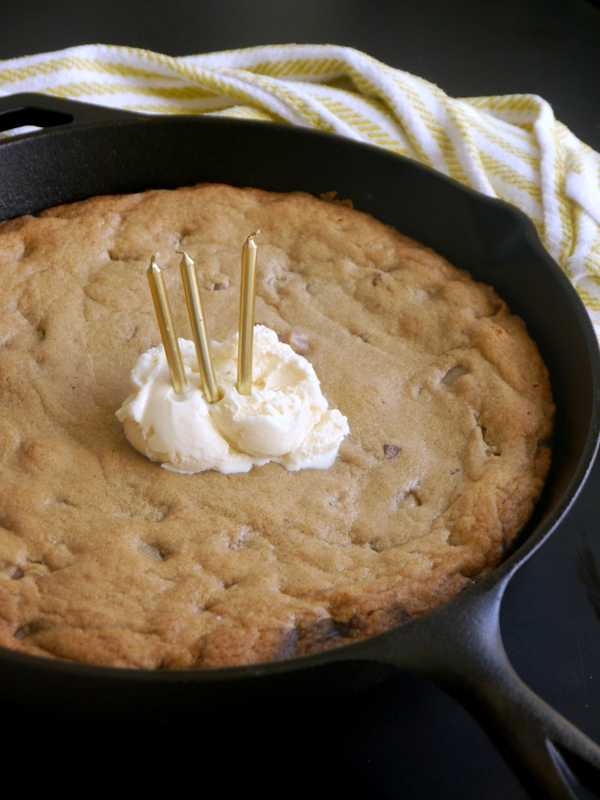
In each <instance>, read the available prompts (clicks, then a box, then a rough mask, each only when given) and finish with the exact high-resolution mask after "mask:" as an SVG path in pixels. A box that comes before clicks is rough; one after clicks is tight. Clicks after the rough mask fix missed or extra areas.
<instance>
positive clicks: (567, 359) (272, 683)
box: [0, 95, 600, 798]
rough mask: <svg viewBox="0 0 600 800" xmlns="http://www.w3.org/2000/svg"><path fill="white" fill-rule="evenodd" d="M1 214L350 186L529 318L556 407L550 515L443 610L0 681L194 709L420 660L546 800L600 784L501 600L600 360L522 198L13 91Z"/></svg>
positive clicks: (422, 670) (114, 703)
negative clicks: (233, 662)
mask: <svg viewBox="0 0 600 800" xmlns="http://www.w3.org/2000/svg"><path fill="white" fill-rule="evenodd" d="M21 125H37V126H40V127H41V128H42V129H45V128H48V129H47V130H41V131H39V132H36V133H32V134H28V135H22V136H18V137H16V138H12V139H10V140H7V141H6V142H5V143H4V144H2V145H1V146H0V176H1V177H0V182H1V183H0V185H1V191H0V219H7V218H10V217H14V216H18V215H20V214H24V213H34V212H36V211H39V210H41V209H42V208H45V207H48V206H52V205H56V204H58V203H64V202H70V201H73V200H78V199H82V198H85V197H88V196H90V195H95V194H102V193H109V192H110V193H112V192H132V191H138V190H143V189H148V188H155V187H171V188H174V187H177V186H181V185H189V184H193V183H195V182H200V181H220V182H224V183H230V184H234V185H238V186H257V187H260V188H263V189H269V190H274V191H292V190H297V189H302V190H305V191H308V192H311V193H312V194H316V195H319V194H320V193H322V192H327V191H332V190H336V191H337V192H338V196H339V197H340V198H351V199H352V201H353V203H354V205H355V207H356V208H359V209H361V210H363V211H367V212H370V213H372V214H373V215H375V216H376V217H378V218H379V219H381V220H383V221H384V222H388V223H390V224H392V225H395V226H396V227H397V228H399V229H400V230H401V231H402V232H403V233H406V234H408V235H409V236H412V237H414V238H415V239H418V240H420V241H422V242H424V243H425V244H427V245H430V246H431V247H433V248H435V249H436V250H437V251H438V252H440V253H442V254H443V255H444V256H446V257H447V258H448V259H449V260H450V261H452V262H453V263H454V264H456V265H457V266H459V267H463V268H466V269H468V270H470V272H471V273H472V274H473V275H474V276H475V278H477V279H479V280H483V281H485V282H487V283H491V284H493V285H494V286H495V288H496V289H497V291H498V293H499V294H500V295H501V296H502V297H503V298H504V299H505V300H506V301H507V302H508V303H509V305H510V307H511V309H512V310H513V311H514V312H515V313H517V314H519V315H520V316H522V317H523V318H524V319H525V321H526V322H527V325H528V328H529V331H530V333H531V335H532V336H533V338H534V339H535V340H536V341H537V343H538V345H539V348H540V350H541V352H542V355H543V357H544V359H545V361H546V364H547V365H548V368H549V370H550V375H551V378H552V385H553V391H554V397H555V401H556V404H557V420H556V433H555V439H554V462H553V466H552V469H551V472H550V476H549V479H548V483H547V487H546V489H545V491H544V494H543V496H542V498H541V500H540V502H539V504H538V507H537V510H536V512H535V516H534V519H532V520H531V522H530V523H529V525H528V526H527V528H526V530H525V531H524V532H523V534H522V535H521V537H520V539H519V542H518V543H517V545H516V546H515V547H514V548H513V550H512V552H511V553H510V554H508V555H507V558H506V559H505V560H504V562H503V564H502V565H501V566H500V567H498V569H496V570H495V571H494V572H493V573H492V574H491V575H490V576H489V577H488V578H486V579H485V580H482V581H481V582H480V583H478V584H476V585H474V586H473V587H472V588H470V589H469V590H468V591H466V592H464V593H463V594H461V595H459V596H458V597H456V598H455V599H454V600H452V601H451V602H449V603H447V604H446V605H445V606H443V607H442V608H440V609H437V610H435V611H433V612H430V613H428V614H426V615H425V616H423V617H421V618H419V619H416V620H413V621H411V622H409V623H407V624H405V625H403V626H400V627H397V628H395V629H393V630H391V631H388V632H387V633H383V634H380V635H378V636H374V637H372V638H370V639H367V640H364V641H361V642H356V643H354V644H348V645H346V646H344V647H341V648H337V649H334V650H332V651H330V652H327V653H323V654H319V655H314V656H304V657H302V658H295V659H290V660H288V661H283V662H277V663H269V664H261V665H252V666H247V667H236V668H227V669H216V670H182V671H176V670H173V671H167V670H160V671H152V672H150V671H143V670H121V669H113V668H105V667H94V666H88V665H81V664H70V663H64V662H58V661H53V660H50V659H43V658H36V657H30V656H25V655H22V654H18V653H14V652H12V651H6V650H2V651H1V652H0V687H1V690H2V695H3V697H4V698H5V699H7V700H13V701H14V699H15V697H16V696H18V697H19V698H20V699H21V700H22V702H24V703H27V704H30V705H35V706H36V707H38V708H44V709H54V708H62V707H63V706H64V705H65V703H67V704H68V705H69V706H70V707H73V705H75V706H77V707H78V708H79V709H80V710H81V711H82V713H85V714H88V715H97V716H100V715H102V714H106V715H108V716H110V717H111V718H114V716H115V715H118V714H131V713H136V714H137V715H139V714H146V715H150V716H151V715H152V714H153V713H156V712H160V713H164V712H165V711H168V712H169V713H171V714H173V713H177V712H181V713H184V712H185V711H186V710H188V709H190V707H194V706H198V705H209V704H211V705H212V704H223V703H230V702H233V703H243V702H246V701H247V700H248V698H249V697H252V698H253V700H261V699H264V698H269V699H272V698H276V697H281V696H286V697H287V696H289V695H291V694H293V695H294V696H295V697H298V696H302V693H307V694H310V695H311V696H315V694H317V695H318V694H320V693H323V695H329V696H330V695H331V693H332V692H336V693H339V692H344V693H347V692H350V691H353V690H355V689H357V688H360V687H362V686H365V685H368V684H370V683H372V682H374V681H377V680H381V679H382V678H383V677H387V676H388V675H389V674H390V673H391V672H392V671H395V670H396V669H397V668H404V669H408V670H411V671H413V672H415V673H418V674H420V675H422V676H425V677H426V678H428V679H430V680H431V681H433V682H434V683H436V684H437V685H438V686H440V687H442V688H444V689H445V690H447V691H448V692H449V693H450V694H451V695H452V696H454V697H455V698H456V699H458V700H459V701H460V702H461V703H462V704H463V705H464V706H465V707H467V708H468V709H469V710H470V711H471V712H472V713H473V715H474V716H475V717H476V718H477V719H478V720H479V722H480V723H481V724H482V726H483V727H484V729H485V730H486V732H487V733H488V735H489V736H490V737H491V739H492V740H493V741H494V743H495V744H496V745H497V747H498V748H499V750H500V751H501V753H502V754H503V755H504V757H505V758H506V759H507V761H508V762H509V763H510V765H511V766H512V768H513V769H514V771H515V772H516V774H517V775H518V777H519V778H520V779H521V780H522V782H523V784H524V785H525V786H526V788H527V789H528V791H529V792H530V793H531V794H532V795H533V796H535V797H543V798H547V797H555V798H572V797H577V796H578V795H577V792H578V791H579V790H581V788H582V787H583V791H585V790H591V791H594V792H596V793H597V794H598V795H599V796H600V748H598V747H597V746H596V745H595V744H594V743H593V742H592V741H591V740H590V739H588V738H587V737H586V736H584V735H583V734H582V733H581V732H580V731H578V730H577V729H576V728H575V727H574V726H572V725H571V724H570V723H569V722H567V721H566V720H565V719H564V718H563V717H561V716H560V715H559V714H557V713H556V712H555V711H553V710H552V709H551V708H550V707H549V706H548V705H547V704H546V703H545V702H544V701H542V700H541V699H540V698H539V697H537V696H536V695H535V694H534V693H533V692H532V691H530V690H529V689H528V688H527V687H526V686H525V685H524V684H523V683H522V682H521V680H520V679H519V678H518V676H517V675H516V673H515V672H514V671H513V669H512V667H511V665H510V663H509V662H508V659H507V657H506V654H505V651H504V648H503V645H502V640H501V635H500V626H499V610H500V603H501V600H502V596H503V593H504V590H505V588H506V585H507V583H508V581H509V580H510V578H511V577H512V575H514V573H515V572H516V570H517V569H518V568H519V567H520V566H521V565H522V564H523V563H524V562H525V561H526V560H527V559H528V558H529V557H530V556H532V555H533V553H534V552H535V551H536V550H537V548H538V547H540V546H541V545H542V543H543V542H544V541H545V540H546V539H547V538H548V537H549V536H550V535H551V533H552V532H553V530H554V529H555V528H556V526H557V525H558V523H559V522H560V520H561V519H562V518H563V517H564V516H565V515H566V514H567V512H568V511H569V508H570V506H571V505H572V503H573V502H574V500H575V498H576V496H577V494H578V492H579V490H580V488H581V486H582V485H583V483H584V481H585V479H586V477H587V475H588V472H589V469H590V466H591V463H592V461H593V458H594V455H595V452H596V448H597V443H598V428H599V416H600V415H599V408H598V388H599V387H598V383H599V377H600V358H599V354H598V348H597V344H596V337H595V335H594V332H593V329H592V326H591V324H590V322H589V318H588V315H587V313H586V311H585V309H584V307H583V306H582V304H581V303H580V301H579V299H578V297H577V295H576V293H575V291H574V290H573V288H572V286H571V285H570V283H569V281H568V280H567V279H566V277H565V276H564V274H563V273H562V271H561V270H560V268H559V267H558V266H557V265H556V264H555V263H554V261H553V260H552V259H551V258H550V256H549V255H548V254H547V253H546V251H545V250H544V249H543V248H542V246H541V244H540V242H539V239H538V237H537V234H536V232H535V229H534V226H533V224H532V223H531V222H530V221H529V220H528V219H527V218H525V217H524V216H523V215H522V214H521V213H520V212H518V211H517V210H515V209H514V208H512V207H510V206H508V205H506V204H504V203H500V202H497V201H493V200H490V199H488V198H485V197H483V196H481V195H478V194H476V193H475V192H472V191H470V190H468V189H466V188H464V187H463V186H461V185H459V184H457V183H455V182H454V181H452V180H449V179H447V178H445V177H443V176H441V175H440V174H438V173H435V172H433V171H432V170H429V169H427V168H424V167H422V166H420V165H418V164H416V163H414V162H412V161H410V160H408V159H404V158H401V157H399V156H395V155H393V154H391V153H389V152H386V151H384V150H382V149H378V148H374V147H370V146H366V145H362V144H357V143H356V142H352V141H350V140H347V139H342V138H339V137H336V136H331V135H328V134H322V133H318V132H314V131H308V130H303V129H299V128H293V127H288V126H280V125H274V124H265V123H256V122H246V121H239V120H225V119H218V118H205V117H202V118H199V117H188V116H181V117H140V116H138V115H135V114H131V113H128V112H122V111H114V110H111V109H106V108H98V107H94V106H89V105H83V104H78V103H74V102H69V101H63V100H57V99H52V98H49V97H44V96H41V95H15V96H12V97H5V98H3V99H1V100H0V130H8V129H11V128H15V127H18V126H21Z"/></svg>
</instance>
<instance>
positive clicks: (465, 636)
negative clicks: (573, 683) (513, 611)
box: [380, 585, 600, 800]
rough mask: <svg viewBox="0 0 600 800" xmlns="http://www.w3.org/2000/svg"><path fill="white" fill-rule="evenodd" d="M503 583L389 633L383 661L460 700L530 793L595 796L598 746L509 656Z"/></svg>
mask: <svg viewBox="0 0 600 800" xmlns="http://www.w3.org/2000/svg"><path fill="white" fill-rule="evenodd" d="M503 590H504V586H503V585H497V586H496V587H494V588H492V590H491V591H488V592H487V593H482V594H479V595H475V596H470V597H469V594H470V593H469V592H466V593H465V594H464V595H461V596H459V597H457V598H455V601H453V602H452V603H450V604H449V605H448V606H443V607H441V608H440V609H438V610H437V611H435V612H433V613H432V614H430V615H428V616H427V617H424V618H422V619H421V620H419V621H418V622H419V624H418V625H415V626H414V628H413V630H414V634H413V632H412V631H408V630H406V634H408V635H407V636H406V637H405V636H397V635H396V636H395V637H394V636H389V638H388V639H387V641H386V645H387V647H386V648H385V649H386V650H387V652H386V654H385V661H386V662H388V663H395V664H397V666H399V667H402V668H404V669H409V670H411V671H412V672H415V673H417V674H420V675H422V676H423V677H425V678H427V679H429V680H430V681H432V683H435V684H436V685H437V686H439V687H440V688H441V689H444V690H445V691H446V692H447V693H448V694H450V695H451V696H452V697H454V698H455V699H456V700H457V701H458V702H459V703H460V704H461V705H462V706H464V707H465V708H466V709H467V710H468V711H469V712H470V713H471V714H472V715H473V716H474V717H475V719H476V720H477V721H478V722H479V724H480V725H481V726H482V728H483V729H484V731H485V732H486V733H487V735H488V736H489V738H490V739H491V740H492V742H493V743H494V745H495V746H496V748H497V749H498V750H499V752H500V753H501V754H502V756H503V757H504V759H505V760H506V761H507V763H508V765H509V766H510V767H511V768H512V770H513V772H514V773H515V775H516V776H517V777H518V778H519V780H520V781H521V782H522V784H523V786H524V787H525V788H526V790H527V791H528V792H529V794H530V795H531V797H532V798H536V800H537V799H538V798H539V800H548V799H549V798H552V800H590V798H592V797H598V798H600V747H599V746H598V745H597V744H595V743H594V742H593V741H592V740H591V739H590V738H588V737H587V736H586V735H585V734H584V733H582V732H581V731H580V730H579V729H578V728H576V727H575V726H574V725H572V724H571V723H570V722H568V721H567V720H566V719H565V718H564V717H562V716H561V715H560V714H559V713H558V712H557V711H555V710H554V709H553V708H551V707H550V706H549V705H548V704H547V703H546V702H545V701H544V700H542V699H541V698H540V697H538V695H536V694H535V693H534V692H533V691H532V690H531V689H529V687H528V686H526V685H525V684H524V683H523V681H522V680H521V679H520V678H519V676H518V675H517V674H516V672H515V671H514V669H513V668H512V666H511V664H510V662H509V660H508V657H507V655H506V652H505V650H504V646H503V644H502V637H501V634H500V601H501V598H502V593H503ZM423 623H426V624H425V625H423ZM406 627H411V626H410V624H409V625H408V626H406ZM391 633H393V632H391ZM381 652H382V651H380V654H381Z"/></svg>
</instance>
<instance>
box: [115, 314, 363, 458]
mask: <svg viewBox="0 0 600 800" xmlns="http://www.w3.org/2000/svg"><path fill="white" fill-rule="evenodd" d="M179 346H180V348H181V355H182V359H183V363H184V368H185V372H186V376H187V379H188V388H187V389H186V391H185V392H183V393H182V394H180V395H177V394H175V391H174V389H173V386H172V384H171V378H170V375H169V368H168V364H167V360H166V356H165V352H164V348H163V347H162V345H159V346H158V347H154V348H152V349H151V350H148V351H147V352H146V353H143V354H142V355H141V356H140V357H139V359H138V360H137V362H136V364H135V367H134V369H133V371H132V373H131V382H132V394H131V395H130V396H129V397H128V398H127V400H126V401H125V402H124V403H123V405H122V406H121V408H120V409H119V411H117V417H118V419H119V420H120V421H121V422H122V423H123V427H124V430H125V435H126V436H127V438H128V439H129V441H130V442H131V444H132V445H133V446H134V447H135V448H136V450H139V452H140V453H143V454H144V455H146V456H148V458H150V459H152V460H153V461H160V462H161V463H162V465H163V466H164V467H165V468H166V469H171V470H175V471H177V472H187V473H192V472H202V471H204V470H207V469H214V470H217V471H219V472H222V473H230V472H247V471H248V470H249V469H251V467H252V466H254V465H257V466H259V465H262V464H266V463H267V462H268V461H275V462H277V463H279V464H282V465H283V466H284V467H286V468H287V469H289V470H292V471H295V470H299V469H304V468H307V467H312V468H317V469H326V468H328V467H330V466H331V465H332V464H333V462H334V461H335V458H336V456H337V452H338V449H339V446H340V444H341V442H342V440H343V438H344V436H346V434H347V433H348V423H347V420H346V418H345V417H344V416H343V415H342V414H341V413H340V412H339V411H337V410H336V409H330V408H329V407H328V403H327V400H326V399H325V398H324V397H323V394H322V393H321V388H320V385H319V380H318V378H317V376H316V374H315V371H314V369H313V367H312V365H311V364H310V363H309V362H308V361H307V360H306V359H305V358H303V357H302V356H299V355H298V354H296V353H295V352H294V351H293V350H292V348H291V347H290V346H289V345H287V344H283V343H281V342H280V341H279V340H278V338H277V335H276V334H275V333H274V332H273V331H272V330H269V329H268V328H265V327H264V326H262V325H257V326H256V327H255V329H254V349H253V385H252V392H251V394H250V395H248V396H245V395H240V394H239V393H238V391H237V389H236V381H237V350H238V346H237V334H235V335H234V336H231V337H230V338H229V339H227V340H226V341H225V342H222V343H221V344H219V343H217V342H212V343H211V352H212V356H213V364H214V368H215V374H216V378H217V383H218V385H219V387H220V388H221V390H222V391H223V393H224V394H223V397H222V399H221V400H220V401H219V402H217V403H212V404H208V403H206V401H205V400H204V396H203V393H202V390H201V388H200V386H201V383H200V375H199V372H198V364H197V360H196V353H195V349H194V344H193V342H190V341H186V340H184V339H180V340H179Z"/></svg>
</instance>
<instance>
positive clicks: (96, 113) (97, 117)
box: [0, 92, 140, 132]
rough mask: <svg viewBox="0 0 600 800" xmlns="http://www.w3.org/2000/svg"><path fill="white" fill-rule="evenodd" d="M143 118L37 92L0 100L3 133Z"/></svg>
mask: <svg viewBox="0 0 600 800" xmlns="http://www.w3.org/2000/svg"><path fill="white" fill-rule="evenodd" d="M139 117H140V115H139V114H135V113H133V112H131V111H121V110H120V109H116V108H109V107H106V106H94V105H90V104H89V103H80V102H78V101H76V100H65V99H63V98H61V97H52V96H51V95H45V94H36V93H34V92H30V93H23V94H9V95H5V96H4V97H0V132H2V131H10V130H13V129H15V128H16V129H19V128H22V127H25V126H34V127H36V128H51V127H57V126H65V125H87V124H94V123H100V122H110V121H114V120H124V119H132V118H138V119H139Z"/></svg>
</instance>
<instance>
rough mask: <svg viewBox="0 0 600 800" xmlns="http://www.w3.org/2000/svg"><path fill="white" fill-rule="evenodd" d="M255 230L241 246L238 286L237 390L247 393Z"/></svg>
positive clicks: (252, 302)
mask: <svg viewBox="0 0 600 800" xmlns="http://www.w3.org/2000/svg"><path fill="white" fill-rule="evenodd" d="M258 233H260V231H255V232H254V233H251V234H250V236H248V238H247V239H246V241H245V242H244V246H243V248H242V280H241V286H240V321H239V328H238V330H239V339H238V364H237V390H238V392H239V393H240V394H245V395H248V394H250V393H251V391H252V348H253V344H254V303H255V297H256V259H257V255H258V245H257V244H256V242H255V241H254V237H255V236H256V235H257V234H258Z"/></svg>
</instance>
